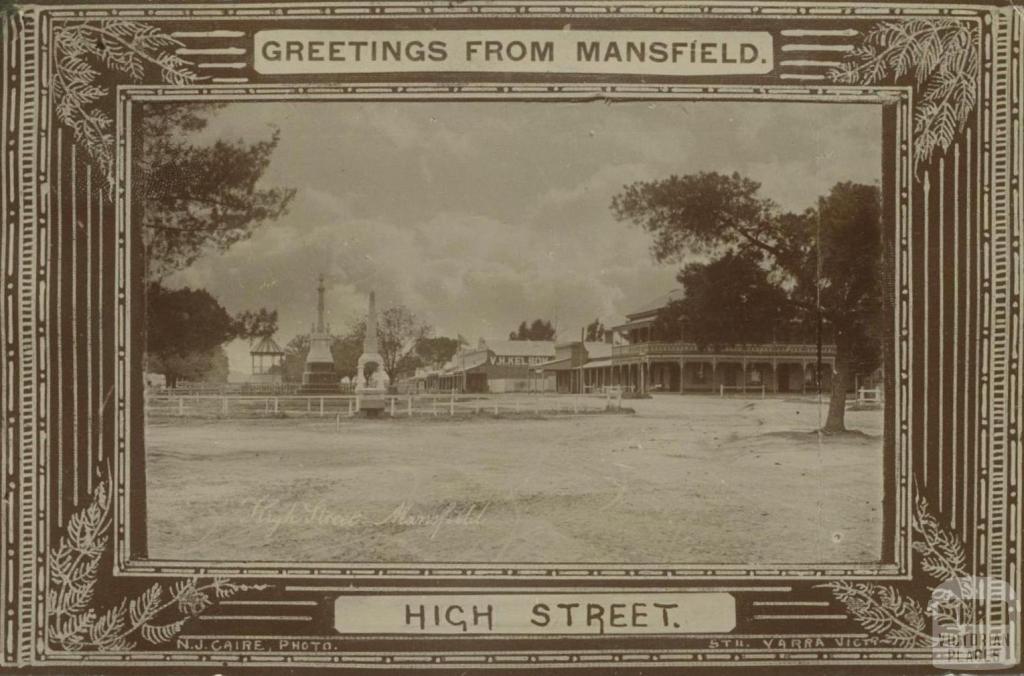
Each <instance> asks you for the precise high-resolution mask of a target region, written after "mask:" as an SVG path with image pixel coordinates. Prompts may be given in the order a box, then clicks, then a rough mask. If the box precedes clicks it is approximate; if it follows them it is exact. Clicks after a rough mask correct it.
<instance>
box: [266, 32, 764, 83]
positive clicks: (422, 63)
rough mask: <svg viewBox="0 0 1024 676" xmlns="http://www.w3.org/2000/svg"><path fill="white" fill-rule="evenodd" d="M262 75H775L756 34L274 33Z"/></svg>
mask: <svg viewBox="0 0 1024 676" xmlns="http://www.w3.org/2000/svg"><path fill="white" fill-rule="evenodd" d="M254 47H255V49H254V51H255V68H256V72H258V73H263V74H266V75H286V74H296V73H310V74H318V73H411V72H427V71H444V72H515V73H619V74H627V75H628V74H646V75H745V74H755V75H757V74H765V73H770V72H771V71H772V68H773V67H774V63H773V54H772V36H771V34H770V33H763V32H752V31H574V30H505V31H490V30H488V31H469V30H438V31H373V30H270V31H259V32H258V33H256V36H255V45H254Z"/></svg>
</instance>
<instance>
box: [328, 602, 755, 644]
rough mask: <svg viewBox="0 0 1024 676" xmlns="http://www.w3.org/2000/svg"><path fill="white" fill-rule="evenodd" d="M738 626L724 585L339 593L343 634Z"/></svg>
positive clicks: (671, 630)
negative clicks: (709, 588) (712, 588)
mask: <svg viewBox="0 0 1024 676" xmlns="http://www.w3.org/2000/svg"><path fill="white" fill-rule="evenodd" d="M735 627H736V600H735V598H733V596H732V595H731V594H727V593H721V592H664V593H652V592H636V593H587V594H574V593H550V594H515V593H510V594H444V595H430V594H418V595H409V594H401V595H390V594H384V595H368V594H353V595H346V596H341V597H338V598H337V599H336V600H335V602H334V628H335V629H336V630H337V631H339V632H341V633H343V634H687V633H689V634H692V633H708V632H729V631H732V630H733V629H734V628H735Z"/></svg>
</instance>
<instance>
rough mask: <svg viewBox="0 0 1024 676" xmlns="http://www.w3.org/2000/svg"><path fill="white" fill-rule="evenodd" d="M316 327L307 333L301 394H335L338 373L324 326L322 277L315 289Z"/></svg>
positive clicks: (329, 335) (327, 332) (328, 336)
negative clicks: (307, 344) (306, 351)
mask: <svg viewBox="0 0 1024 676" xmlns="http://www.w3.org/2000/svg"><path fill="white" fill-rule="evenodd" d="M316 292H317V303H316V325H315V326H314V327H313V330H312V331H310V333H309V352H308V353H306V368H305V369H304V370H303V373H302V387H301V388H299V392H300V393H301V394H337V393H338V372H337V369H335V368H334V353H333V352H331V332H330V331H329V330H328V328H327V325H326V324H324V276H323V275H320V284H319V285H318V286H317V288H316Z"/></svg>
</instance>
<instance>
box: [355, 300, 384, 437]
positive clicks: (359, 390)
mask: <svg viewBox="0 0 1024 676" xmlns="http://www.w3.org/2000/svg"><path fill="white" fill-rule="evenodd" d="M377 349H378V348H377V303H376V300H375V297H374V292H373V291H371V292H370V311H369V313H368V314H367V316H366V335H365V336H364V337H363V353H362V354H361V355H359V362H358V366H357V367H356V378H355V380H356V388H355V389H356V405H357V407H358V409H359V412H360V413H362V414H363V415H365V416H367V417H369V418H374V417H376V416H377V415H378V414H379V413H380V412H381V411H383V410H384V407H385V402H384V395H385V394H387V385H386V384H385V378H386V376H385V374H384V359H383V358H382V357H381V356H380V353H378V352H377Z"/></svg>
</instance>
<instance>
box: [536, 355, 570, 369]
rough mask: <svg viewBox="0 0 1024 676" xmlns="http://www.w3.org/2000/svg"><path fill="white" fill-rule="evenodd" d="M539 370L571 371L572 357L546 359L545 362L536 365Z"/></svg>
mask: <svg viewBox="0 0 1024 676" xmlns="http://www.w3.org/2000/svg"><path fill="white" fill-rule="evenodd" d="M534 370H537V371H571V370H572V359H568V358H566V359H553V360H551V361H546V362H544V363H543V364H537V366H535V367H534Z"/></svg>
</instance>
